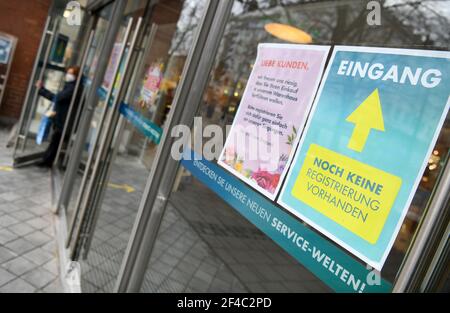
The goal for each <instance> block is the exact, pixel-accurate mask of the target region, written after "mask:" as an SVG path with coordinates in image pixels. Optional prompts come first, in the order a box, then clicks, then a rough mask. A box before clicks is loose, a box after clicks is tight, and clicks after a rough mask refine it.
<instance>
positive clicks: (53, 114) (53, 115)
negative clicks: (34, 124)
mask: <svg viewBox="0 0 450 313" xmlns="http://www.w3.org/2000/svg"><path fill="white" fill-rule="evenodd" d="M45 116H47V117H49V118H52V117H55V116H56V112H55V111H48V112H47V113H45Z"/></svg>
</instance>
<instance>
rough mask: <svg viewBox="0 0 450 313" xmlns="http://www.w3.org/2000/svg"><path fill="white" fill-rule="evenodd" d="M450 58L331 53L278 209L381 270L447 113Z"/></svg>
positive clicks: (361, 50)
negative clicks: (288, 213)
mask: <svg viewBox="0 0 450 313" xmlns="http://www.w3.org/2000/svg"><path fill="white" fill-rule="evenodd" d="M449 75H450V53H449V52H438V51H421V50H403V49H384V48H365V47H345V46H341V47H335V49H334V51H333V54H332V57H331V59H330V63H329V66H328V68H327V70H326V73H325V75H324V79H323V81H322V84H321V87H320V89H319V91H318V94H317V97H316V100H315V103H314V105H313V107H312V110H311V113H310V117H309V120H308V123H307V125H306V127H305V130H304V132H303V135H302V138H301V140H300V143H299V147H298V149H297V152H296V155H295V158H294V161H293V162H292V164H291V167H290V169H289V173H288V176H287V179H286V182H285V184H284V186H283V189H282V191H281V194H280V196H279V198H278V203H279V204H280V205H282V206H283V207H285V208H286V209H287V210H289V211H290V212H291V213H292V214H294V215H296V216H297V217H299V218H300V219H302V220H303V221H305V222H306V223H307V224H309V225H310V226H312V227H314V228H315V229H317V230H318V231H319V232H321V233H322V234H324V235H325V236H327V237H329V238H330V239H332V240H333V241H335V242H336V243H338V244H339V245H341V246H342V247H343V248H345V249H346V250H348V251H350V252H351V253H353V254H354V255H355V256H357V257H358V258H360V259H362V260H363V261H365V262H366V263H367V264H369V265H370V266H372V267H374V268H376V269H377V270H381V269H382V267H383V264H384V263H385V261H386V258H387V256H388V253H389V251H390V250H391V248H392V245H393V243H394V241H395V238H396V237H397V234H398V232H399V230H400V227H401V225H402V223H403V220H404V218H405V216H406V213H407V211H408V209H409V207H410V205H411V203H412V200H413V197H414V195H415V192H416V190H417V188H418V187H419V183H420V181H421V178H422V175H423V173H424V171H425V168H426V165H427V163H428V160H429V157H430V156H431V154H432V151H433V148H434V145H435V143H436V141H437V138H438V135H439V132H440V130H441V128H442V125H443V122H444V120H445V118H446V116H447V114H448V110H449V106H450V98H449V89H448V86H449V83H450V81H449V79H450V78H449Z"/></svg>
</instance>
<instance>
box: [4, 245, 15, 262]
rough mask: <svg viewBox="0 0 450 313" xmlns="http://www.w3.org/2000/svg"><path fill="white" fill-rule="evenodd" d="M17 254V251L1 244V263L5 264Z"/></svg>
mask: <svg viewBox="0 0 450 313" xmlns="http://www.w3.org/2000/svg"><path fill="white" fill-rule="evenodd" d="M16 256H17V254H16V253H14V252H12V251H11V250H9V249H8V248H5V247H1V246H0V264H3V263H5V262H7V261H9V260H11V259H13V258H15V257H16Z"/></svg>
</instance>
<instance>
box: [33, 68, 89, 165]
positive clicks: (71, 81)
mask: <svg viewBox="0 0 450 313" xmlns="http://www.w3.org/2000/svg"><path fill="white" fill-rule="evenodd" d="M79 73H80V68H79V67H78V66H71V67H69V68H68V69H67V71H66V76H65V84H64V88H63V89H62V90H61V91H60V92H58V93H56V94H54V93H53V92H51V91H50V90H48V89H46V88H44V87H43V83H42V81H38V82H36V88H38V90H39V95H40V96H42V97H44V98H46V99H48V100H50V101H52V102H53V103H54V105H53V111H52V112H50V113H49V115H48V116H49V117H50V118H52V121H53V123H52V125H53V134H52V137H51V139H50V144H49V145H48V147H47V150H45V152H44V155H43V158H42V161H41V162H39V163H38V164H37V165H38V166H41V167H51V166H52V164H53V162H54V160H55V158H56V154H57V152H58V147H59V144H60V142H61V139H62V138H61V137H62V133H63V130H64V125H65V123H66V119H67V113H68V111H69V107H70V102H71V100H72V97H73V94H74V92H75V85H76V81H77V77H78V75H79Z"/></svg>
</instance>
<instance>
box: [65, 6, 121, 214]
mask: <svg viewBox="0 0 450 313" xmlns="http://www.w3.org/2000/svg"><path fill="white" fill-rule="evenodd" d="M113 5H114V7H113V11H112V15H111V19H110V22H109V27H108V30H107V32H106V34H105V40H104V42H103V46H102V47H101V51H100V54H99V58H98V65H97V70H96V72H95V75H94V78H93V80H92V84H91V86H90V88H89V93H88V95H87V100H86V109H85V110H84V112H83V115H82V117H81V119H80V124H79V126H78V132H77V139H76V141H75V144H74V147H73V149H72V151H71V158H70V160H69V164H68V166H67V171H66V174H65V176H64V182H63V186H62V190H61V196H60V198H59V202H58V209H60V208H65V207H66V206H67V204H68V203H69V200H70V196H71V192H72V189H73V184H74V182H75V179H76V175H77V170H78V167H79V166H80V162H81V155H82V153H83V150H84V145H85V142H86V138H87V135H88V131H89V126H90V124H91V120H92V117H93V114H94V110H95V107H96V105H97V102H98V95H97V89H98V88H99V87H100V86H101V85H102V82H103V77H104V76H105V73H106V69H107V67H108V61H109V56H110V54H111V51H112V49H113V46H114V42H115V38H116V35H117V33H118V31H119V28H120V25H121V21H122V17H123V12H124V10H125V6H126V1H115V2H114V4H113Z"/></svg>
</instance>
